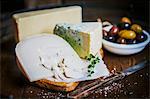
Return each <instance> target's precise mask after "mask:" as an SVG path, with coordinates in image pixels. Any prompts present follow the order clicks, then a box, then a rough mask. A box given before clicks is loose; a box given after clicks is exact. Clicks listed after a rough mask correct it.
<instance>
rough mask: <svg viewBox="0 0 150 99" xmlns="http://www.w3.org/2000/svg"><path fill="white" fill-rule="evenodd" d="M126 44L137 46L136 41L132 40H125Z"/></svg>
mask: <svg viewBox="0 0 150 99" xmlns="http://www.w3.org/2000/svg"><path fill="white" fill-rule="evenodd" d="M127 43H128V44H137V43H138V41H137V40H136V39H133V40H132V39H128V40H127Z"/></svg>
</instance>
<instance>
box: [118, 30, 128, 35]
mask: <svg viewBox="0 0 150 99" xmlns="http://www.w3.org/2000/svg"><path fill="white" fill-rule="evenodd" d="M127 31H128V30H121V31H120V32H119V33H118V35H119V36H121V35H122V34H123V33H124V32H127Z"/></svg>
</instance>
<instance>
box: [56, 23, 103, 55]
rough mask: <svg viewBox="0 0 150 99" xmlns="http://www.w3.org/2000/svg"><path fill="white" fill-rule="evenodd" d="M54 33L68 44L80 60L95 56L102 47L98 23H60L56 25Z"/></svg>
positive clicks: (100, 25) (100, 27) (99, 24)
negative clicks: (91, 55) (90, 55)
mask: <svg viewBox="0 0 150 99" xmlns="http://www.w3.org/2000/svg"><path fill="white" fill-rule="evenodd" d="M54 33H55V34H57V35H59V36H61V37H62V38H64V39H65V40H66V41H67V42H69V43H70V45H71V46H72V47H73V48H74V50H75V51H76V52H77V53H78V55H79V56H80V57H82V58H85V57H86V56H88V55H89V54H93V55H95V54H97V53H98V52H99V50H100V48H101V47H102V24H101V23H100V22H83V23H79V24H68V23H61V24H57V25H56V27H55V29H54Z"/></svg>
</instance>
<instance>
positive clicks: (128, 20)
mask: <svg viewBox="0 0 150 99" xmlns="http://www.w3.org/2000/svg"><path fill="white" fill-rule="evenodd" d="M121 22H122V23H129V24H131V20H130V19H129V18H127V17H123V18H122V19H121Z"/></svg>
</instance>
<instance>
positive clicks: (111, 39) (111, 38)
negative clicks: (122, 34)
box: [107, 36, 116, 42]
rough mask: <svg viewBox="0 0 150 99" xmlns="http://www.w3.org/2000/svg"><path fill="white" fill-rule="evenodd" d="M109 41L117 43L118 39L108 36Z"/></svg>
mask: <svg viewBox="0 0 150 99" xmlns="http://www.w3.org/2000/svg"><path fill="white" fill-rule="evenodd" d="M107 40H108V41H110V42H115V40H116V38H115V37H114V36H108V37H107Z"/></svg>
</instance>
